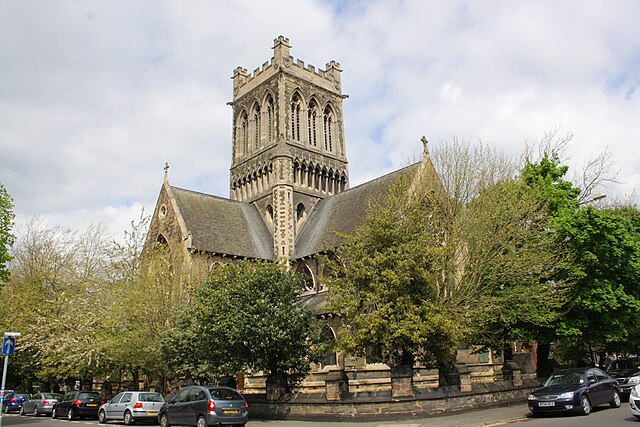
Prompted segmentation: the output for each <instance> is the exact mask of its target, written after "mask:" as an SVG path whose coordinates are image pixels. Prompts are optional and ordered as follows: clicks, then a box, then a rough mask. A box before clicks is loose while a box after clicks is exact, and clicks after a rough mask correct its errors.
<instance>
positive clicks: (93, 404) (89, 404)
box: [87, 403, 98, 406]
mask: <svg viewBox="0 0 640 427" xmlns="http://www.w3.org/2000/svg"><path fill="white" fill-rule="evenodd" d="M87 406H98V404H97V403H87Z"/></svg>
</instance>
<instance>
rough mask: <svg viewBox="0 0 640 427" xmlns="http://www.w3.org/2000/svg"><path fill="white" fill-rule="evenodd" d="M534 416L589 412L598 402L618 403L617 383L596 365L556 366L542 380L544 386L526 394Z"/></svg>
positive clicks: (618, 389)
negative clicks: (551, 372)
mask: <svg viewBox="0 0 640 427" xmlns="http://www.w3.org/2000/svg"><path fill="white" fill-rule="evenodd" d="M528 402H529V410H530V411H531V412H532V413H533V415H534V416H538V415H544V414H555V413H562V412H572V413H578V414H582V415H589V414H590V413H591V408H593V407H594V406H598V405H605V404H608V405H611V407H613V408H618V407H619V406H620V386H619V385H618V382H617V381H616V380H615V378H611V377H610V376H609V375H607V374H606V373H605V372H604V371H603V370H601V369H598V368H573V369H560V370H558V371H556V372H554V373H553V375H551V376H550V377H549V378H548V379H547V380H546V381H545V382H544V388H542V389H540V390H536V391H534V392H533V393H531V394H530V395H529V398H528Z"/></svg>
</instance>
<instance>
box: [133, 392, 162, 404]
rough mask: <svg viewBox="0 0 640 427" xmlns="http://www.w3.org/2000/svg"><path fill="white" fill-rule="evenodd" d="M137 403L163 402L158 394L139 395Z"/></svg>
mask: <svg viewBox="0 0 640 427" xmlns="http://www.w3.org/2000/svg"><path fill="white" fill-rule="evenodd" d="M138 401H139V402H164V399H163V398H162V395H161V394H160V393H140V395H139V396H138Z"/></svg>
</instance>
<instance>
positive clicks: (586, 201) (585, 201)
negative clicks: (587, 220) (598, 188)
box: [578, 193, 607, 206]
mask: <svg viewBox="0 0 640 427" xmlns="http://www.w3.org/2000/svg"><path fill="white" fill-rule="evenodd" d="M605 197H607V195H606V194H604V193H600V194H596V195H595V196H591V197H590V198H588V199H587V200H583V201H581V202H580V203H578V206H582V205H586V204H587V203H591V202H595V201H597V200H602V199H604V198H605Z"/></svg>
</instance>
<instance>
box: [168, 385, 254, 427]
mask: <svg viewBox="0 0 640 427" xmlns="http://www.w3.org/2000/svg"><path fill="white" fill-rule="evenodd" d="M248 419H249V405H248V404H247V401H246V400H245V399H244V397H242V395H241V394H240V393H238V392H237V391H235V390H234V389H232V388H229V387H214V386H191V387H186V388H183V389H182V390H180V391H179V392H178V393H176V394H175V395H174V396H173V397H172V398H171V399H169V400H168V401H166V402H165V403H164V405H162V408H160V415H159V416H158V421H159V422H160V427H169V426H171V425H190V426H196V427H207V426H210V425H219V424H223V425H241V426H244V425H245V424H246V422H247V421H248Z"/></svg>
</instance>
